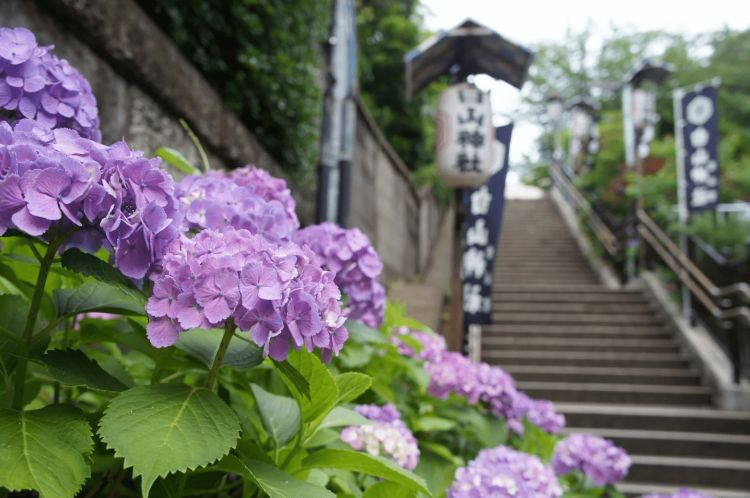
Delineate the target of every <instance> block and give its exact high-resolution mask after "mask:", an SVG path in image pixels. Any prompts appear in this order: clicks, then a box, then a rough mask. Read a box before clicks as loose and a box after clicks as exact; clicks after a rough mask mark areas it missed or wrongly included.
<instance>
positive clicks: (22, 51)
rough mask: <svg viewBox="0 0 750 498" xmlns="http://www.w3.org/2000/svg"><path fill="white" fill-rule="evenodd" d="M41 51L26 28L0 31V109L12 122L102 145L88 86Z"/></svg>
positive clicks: (69, 68)
mask: <svg viewBox="0 0 750 498" xmlns="http://www.w3.org/2000/svg"><path fill="white" fill-rule="evenodd" d="M52 49H53V47H52V46H46V47H40V46H38V45H37V42H36V37H35V36H34V34H33V33H32V32H31V31H29V30H28V29H26V28H0V109H3V110H5V111H6V112H7V114H8V115H9V117H10V120H11V121H16V120H19V119H23V118H27V119H35V120H36V121H38V122H39V123H40V124H42V125H43V126H45V127H47V128H50V129H55V128H71V129H73V130H75V131H77V132H78V133H79V134H80V135H81V136H82V137H84V138H90V139H91V140H95V141H97V142H99V141H101V132H100V131H99V112H98V109H97V105H96V97H94V94H93V93H92V91H91V85H89V82H88V81H87V80H86V78H84V77H83V76H82V75H81V74H80V73H79V72H78V71H77V70H76V69H75V68H74V67H73V66H71V65H70V64H69V63H68V61H66V60H65V59H59V58H57V57H55V55H53V54H52Z"/></svg>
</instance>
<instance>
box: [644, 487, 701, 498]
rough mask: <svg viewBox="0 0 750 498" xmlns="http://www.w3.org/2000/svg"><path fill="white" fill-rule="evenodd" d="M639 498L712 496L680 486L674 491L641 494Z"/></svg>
mask: <svg viewBox="0 0 750 498" xmlns="http://www.w3.org/2000/svg"><path fill="white" fill-rule="evenodd" d="M641 498H714V497H713V496H711V495H707V494H703V493H701V492H700V491H696V490H694V489H690V488H680V489H678V490H677V491H675V492H674V493H672V494H671V495H670V494H663V493H649V494H647V495H643V496H641Z"/></svg>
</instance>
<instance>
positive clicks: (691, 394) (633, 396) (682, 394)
mask: <svg viewBox="0 0 750 498" xmlns="http://www.w3.org/2000/svg"><path fill="white" fill-rule="evenodd" d="M516 385H517V386H518V388H519V389H521V390H522V391H525V392H526V393H527V394H528V395H529V396H531V397H533V398H542V399H548V400H550V401H565V402H579V403H622V404H639V405H690V406H705V405H709V404H710V403H711V391H710V390H709V389H708V388H707V387H704V386H659V385H650V384H645V385H644V384H595V383H590V382H576V383H573V382H526V381H524V382H517V383H516Z"/></svg>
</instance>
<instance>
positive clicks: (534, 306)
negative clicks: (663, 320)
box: [492, 300, 653, 314]
mask: <svg viewBox="0 0 750 498" xmlns="http://www.w3.org/2000/svg"><path fill="white" fill-rule="evenodd" d="M492 311H496V312H506V311H507V312H526V311H532V312H535V311H544V312H547V313H550V312H555V313H621V314H623V313H627V314H630V313H636V314H653V310H652V309H651V307H650V306H649V305H648V304H646V303H640V302H639V303H607V302H593V303H589V302H572V303H570V302H568V303H560V302H530V303H528V302H527V303H524V302H507V301H505V300H496V302H493V303H492Z"/></svg>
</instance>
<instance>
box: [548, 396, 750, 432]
mask: <svg viewBox="0 0 750 498" xmlns="http://www.w3.org/2000/svg"><path fill="white" fill-rule="evenodd" d="M556 407H557V409H558V410H559V411H560V412H561V413H563V414H565V417H566V419H567V421H568V425H569V426H571V427H594V428H602V429H640V430H650V431H679V432H703V433H717V434H741V435H750V413H749V412H734V411H726V410H716V409H712V408H688V407H665V406H632V405H630V406H629V405H622V404H619V405H618V404H603V403H602V404H598V403H597V404H595V403H556Z"/></svg>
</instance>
